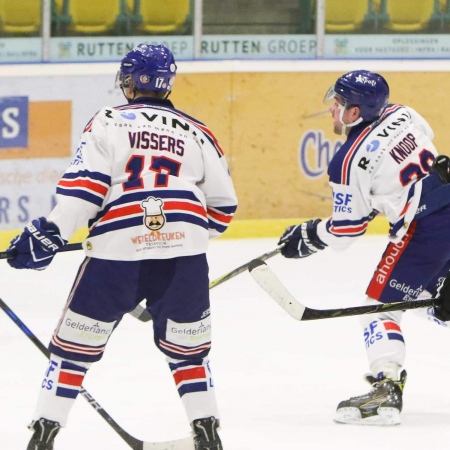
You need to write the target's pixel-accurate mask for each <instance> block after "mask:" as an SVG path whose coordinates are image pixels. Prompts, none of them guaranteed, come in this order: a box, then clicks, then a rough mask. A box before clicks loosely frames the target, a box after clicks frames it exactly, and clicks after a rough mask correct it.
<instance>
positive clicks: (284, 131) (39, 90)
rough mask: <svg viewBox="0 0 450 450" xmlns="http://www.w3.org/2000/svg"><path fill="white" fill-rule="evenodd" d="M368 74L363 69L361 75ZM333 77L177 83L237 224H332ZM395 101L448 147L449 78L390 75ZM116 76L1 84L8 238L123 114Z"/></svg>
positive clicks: (225, 76) (47, 205)
mask: <svg viewBox="0 0 450 450" xmlns="http://www.w3.org/2000/svg"><path fill="white" fill-rule="evenodd" d="M361 68H363V67H361ZM339 75H341V73H337V72H336V73H335V72H223V73H182V72H181V73H179V74H178V76H177V80H176V82H175V86H174V91H173V93H172V94H171V97H170V98H171V100H172V101H173V102H174V104H175V107H176V108H178V109H181V110H184V111H185V112H186V113H188V114H189V115H191V116H194V117H196V118H198V119H199V120H200V121H202V122H204V123H205V124H206V125H207V126H208V127H209V128H210V129H211V131H212V132H213V133H214V134H215V136H216V138H217V139H218V140H219V142H220V144H221V146H222V147H223V149H224V151H225V155H226V157H227V159H228V163H229V166H230V171H231V175H232V177H233V180H234V183H235V187H236V190H237V194H238V198H239V207H238V211H237V214H236V218H237V219H244V220H261V219H264V220H270V219H282V218H290V217H302V218H308V217H326V216H328V215H329V214H330V209H331V197H330V196H331V192H330V188H329V185H328V175H327V167H328V164H329V162H330V160H331V158H332V157H333V155H334V154H335V153H336V152H337V151H338V150H339V148H340V146H341V145H342V142H343V141H344V140H345V137H344V136H338V135H335V134H333V129H332V121H331V115H330V113H329V112H328V111H327V106H325V105H324V104H323V101H322V99H323V96H324V94H325V92H326V91H327V89H328V87H329V86H330V85H331V84H332V83H334V81H335V80H336V78H337V77H338V76H339ZM386 78H387V79H388V82H389V84H390V87H391V101H392V102H398V103H404V104H407V105H409V106H411V107H413V108H414V109H416V110H417V111H418V112H420V113H421V114H422V115H423V116H424V117H425V118H426V119H427V120H428V121H429V123H430V125H431V126H432V127H433V129H434V131H435V144H436V146H437V148H438V149H439V150H440V152H441V153H449V151H448V150H447V147H446V133H447V131H446V130H447V124H446V119H445V117H446V114H445V110H444V108H445V102H442V100H441V95H442V94H441V90H439V89H430V88H429V87H430V86H445V85H446V82H447V78H448V74H447V73H446V72H432V73H427V72H418V73H408V76H407V77H405V73H404V72H389V73H388V74H386ZM124 103H125V100H124V98H123V96H122V93H121V91H120V90H118V89H114V73H111V74H103V75H95V76H90V75H78V76H75V75H73V76H59V77H57V76H54V77H49V76H42V77H41V76H34V77H3V78H2V83H1V84H0V230H1V229H3V230H6V229H20V228H22V227H23V226H24V224H25V223H26V222H27V221H28V220H29V219H30V217H36V216H37V217H38V216H45V215H47V214H48V213H49V212H50V210H51V207H52V205H54V201H55V198H54V195H55V188H56V183H57V182H58V180H59V177H60V176H61V175H62V173H63V172H64V170H65V169H66V167H67V166H68V164H69V163H70V161H71V159H72V158H73V157H74V155H75V151H76V148H77V146H78V140H79V138H80V135H81V132H82V130H83V129H84V126H85V125H86V123H87V122H88V121H89V120H90V118H91V117H92V116H93V115H94V114H95V113H96V112H97V111H98V110H99V109H100V108H101V107H102V106H106V105H108V106H116V105H123V104H124Z"/></svg>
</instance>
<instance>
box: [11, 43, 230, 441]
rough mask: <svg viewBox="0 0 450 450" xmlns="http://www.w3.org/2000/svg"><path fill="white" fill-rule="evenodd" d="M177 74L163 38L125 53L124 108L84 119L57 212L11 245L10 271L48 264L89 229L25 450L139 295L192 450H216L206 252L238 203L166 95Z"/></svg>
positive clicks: (222, 171)
mask: <svg viewBox="0 0 450 450" xmlns="http://www.w3.org/2000/svg"><path fill="white" fill-rule="evenodd" d="M176 69H177V67H176V64H175V59H174V57H173V55H172V53H171V52H170V50H169V49H167V48H166V47H164V46H161V45H156V46H154V45H146V44H141V45H138V46H137V47H135V48H134V49H133V50H132V51H130V52H129V53H128V54H127V55H126V56H125V58H124V59H123V60H122V62H121V64H120V69H119V72H118V74H117V84H118V87H120V88H121V89H122V91H123V94H124V96H125V98H126V100H127V104H125V105H122V106H116V107H104V108H102V109H101V110H100V111H98V112H97V114H95V116H94V117H93V118H92V119H91V120H90V121H89V123H88V124H87V126H86V128H85V130H84V132H83V134H82V137H81V140H80V143H79V147H78V150H77V152H76V155H75V158H74V160H73V162H72V164H71V166H70V167H69V168H68V169H67V171H66V172H65V174H64V175H63V177H62V179H61V180H60V182H59V183H58V186H57V205H56V207H55V208H54V209H53V210H52V211H51V213H50V215H49V216H48V217H47V218H44V217H41V218H39V219H36V220H33V221H32V222H31V223H30V224H28V225H27V226H26V227H25V230H24V231H23V233H22V234H21V235H19V236H17V237H16V238H15V239H13V241H12V243H11V246H10V248H9V249H8V253H9V255H10V256H12V257H13V258H12V259H8V263H9V264H10V265H11V266H12V267H15V268H17V269H23V268H27V269H38V270H39V269H45V268H46V267H47V266H48V265H49V264H50V262H51V261H52V259H53V256H54V255H55V252H56V251H57V250H58V249H59V248H60V247H61V246H62V245H63V244H64V243H66V242H67V241H68V239H69V238H70V237H71V236H72V234H73V233H74V231H75V230H77V229H78V228H79V227H83V226H88V228H89V235H88V237H87V238H86V240H85V241H84V243H83V247H84V250H85V253H86V258H85V260H84V261H83V263H82V264H81V266H80V268H79V271H78V274H77V276H76V279H75V281H74V284H73V287H72V290H71V292H70V295H69V298H68V300H67V304H66V306H65V309H64V311H63V314H62V316H61V319H60V321H59V323H58V325H57V327H56V330H55V331H54V334H53V336H52V338H51V342H50V344H49V350H50V351H51V357H50V362H49V366H48V369H47V370H46V373H45V381H44V382H43V384H42V388H41V389H40V394H39V398H38V402H37V406H36V410H35V413H34V417H33V422H32V424H31V425H30V428H31V429H32V430H33V431H34V433H33V436H32V438H31V441H30V443H29V446H28V450H38V449H39V450H42V449H46V450H48V449H53V441H54V438H55V436H56V435H57V434H58V432H59V431H60V428H61V427H64V426H65V425H66V422H67V417H68V415H69V411H70V409H71V407H72V406H73V403H74V402H75V399H76V397H77V395H78V393H79V391H80V388H81V384H82V381H83V379H84V376H85V375H86V372H87V371H88V369H89V368H90V366H91V365H92V363H94V362H96V361H99V360H100V359H101V358H102V355H103V352H104V350H105V347H106V345H107V343H108V340H109V338H110V336H111V334H112V333H113V331H114V329H115V328H116V326H117V325H118V324H119V322H120V320H121V318H122V317H123V315H124V314H126V313H128V312H130V311H132V310H133V309H134V308H135V307H136V306H137V305H138V304H139V303H140V302H141V300H143V299H147V309H148V311H149V312H150V314H151V316H152V318H153V329H154V341H155V344H156V345H157V347H158V348H159V349H160V350H161V351H162V352H163V353H164V354H165V355H166V358H167V361H168V364H169V367H170V370H171V371H172V374H173V378H174V380H175V384H176V387H177V389H178V393H179V395H180V398H181V400H182V403H183V405H184V408H185V410H186V414H187V417H188V420H189V423H190V424H191V426H192V430H193V439H194V442H195V448H196V450H205V449H209V450H222V443H221V440H220V438H219V435H218V432H217V431H218V428H219V412H218V409H217V404H216V398H215V392H214V383H213V382H212V378H211V371H210V365H209V360H208V353H209V351H210V348H211V313H210V301H209V287H208V284H209V280H208V264H207V259H206V250H207V245H208V240H209V238H213V237H216V236H219V235H221V234H222V233H223V232H224V231H225V230H226V229H227V227H228V225H229V223H230V221H231V219H232V217H233V214H234V212H235V210H236V207H237V199H236V194H235V190H234V187H233V183H232V180H231V177H230V174H229V170H228V166H227V162H226V159H225V157H224V153H223V150H222V148H221V147H220V145H219V143H218V142H217V140H216V138H215V137H214V135H213V134H212V132H211V131H210V130H209V129H208V128H207V127H206V126H205V125H204V124H202V123H201V122H199V121H198V120H196V119H194V118H192V117H190V116H188V115H187V114H185V113H184V112H181V111H179V110H177V109H176V108H175V107H174V105H173V104H172V102H171V101H170V100H169V99H168V96H169V94H170V93H171V91H172V87H173V83H174V81H175V76H176Z"/></svg>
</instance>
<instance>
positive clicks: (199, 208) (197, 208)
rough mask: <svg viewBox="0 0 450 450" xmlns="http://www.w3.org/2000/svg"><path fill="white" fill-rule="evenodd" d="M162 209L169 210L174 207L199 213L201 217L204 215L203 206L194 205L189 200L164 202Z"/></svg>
mask: <svg viewBox="0 0 450 450" xmlns="http://www.w3.org/2000/svg"><path fill="white" fill-rule="evenodd" d="M163 209H164V210H167V211H170V210H174V209H181V210H183V211H190V212H193V213H196V214H199V215H201V216H203V217H206V211H205V208H204V207H203V206H201V205H198V204H197V205H196V204H195V203H189V202H170V201H169V202H164V206H163Z"/></svg>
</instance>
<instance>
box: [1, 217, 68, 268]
mask: <svg viewBox="0 0 450 450" xmlns="http://www.w3.org/2000/svg"><path fill="white" fill-rule="evenodd" d="M66 243H67V241H66V240H65V239H63V238H62V237H61V235H60V234H59V228H58V227H57V226H56V225H55V224H54V223H53V222H47V219H45V217H40V218H39V219H35V220H33V221H32V222H30V223H29V224H27V226H26V227H25V228H24V230H23V232H22V234H19V235H18V236H16V237H15V238H14V239H13V240H12V241H11V245H10V246H9V248H8V249H7V250H6V252H7V255H8V264H9V265H10V266H11V267H14V269H34V270H44V269H46V268H47V267H48V265H49V264H50V263H51V262H52V260H53V257H54V256H55V253H56V252H57V251H58V250H59V249H60V248H61V247H62V246H63V245H64V244H66Z"/></svg>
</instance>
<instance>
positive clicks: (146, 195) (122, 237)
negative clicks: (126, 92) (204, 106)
mask: <svg viewBox="0 0 450 450" xmlns="http://www.w3.org/2000/svg"><path fill="white" fill-rule="evenodd" d="M56 192H57V205H56V207H55V208H54V209H53V211H52V212H51V213H50V215H49V216H48V220H50V221H52V222H54V223H56V225H58V227H59V229H60V231H61V235H62V237H63V238H65V239H69V238H70V237H71V236H72V234H73V233H74V232H75V231H76V230H77V228H79V227H83V226H88V227H89V235H88V237H87V239H86V240H85V241H84V243H83V247H84V249H85V252H86V254H87V256H92V257H95V258H101V259H112V260H125V261H135V260H142V259H166V258H173V257H178V256H186V255H196V254H201V253H205V252H206V249H207V245H208V240H209V238H211V237H215V236H218V235H220V234H222V233H223V232H224V231H225V230H226V229H227V227H228V225H229V223H230V221H231V219H232V217H233V214H234V212H235V210H236V207H237V199H236V194H235V191H234V187H233V183H232V180H231V177H230V174H229V171H228V166H227V162H226V159H225V157H224V154H223V151H222V149H221V147H220V146H219V144H218V142H217V140H216V138H215V137H214V135H213V134H212V133H211V132H210V130H209V129H208V128H207V127H206V126H204V125H203V124H202V123H200V122H198V121H197V120H195V119H193V118H192V117H189V116H187V115H186V114H184V113H183V112H181V111H178V110H176V109H175V108H174V107H173V105H172V103H171V102H170V101H169V100H157V99H153V98H152V99H150V98H139V99H137V100H135V101H134V102H132V103H130V104H129V105H128V104H127V105H125V106H119V107H104V108H102V109H101V110H100V111H99V112H98V113H97V114H96V115H95V116H94V117H93V118H92V119H91V120H90V122H89V123H88V124H87V126H86V128H85V130H84V132H83V134H82V137H81V140H80V144H79V147H78V149H77V152H76V155H75V158H74V160H73V162H72V164H71V165H70V167H69V168H68V169H67V171H66V172H65V174H64V175H63V177H62V179H61V180H60V182H59V184H58V186H57V190H56Z"/></svg>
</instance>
